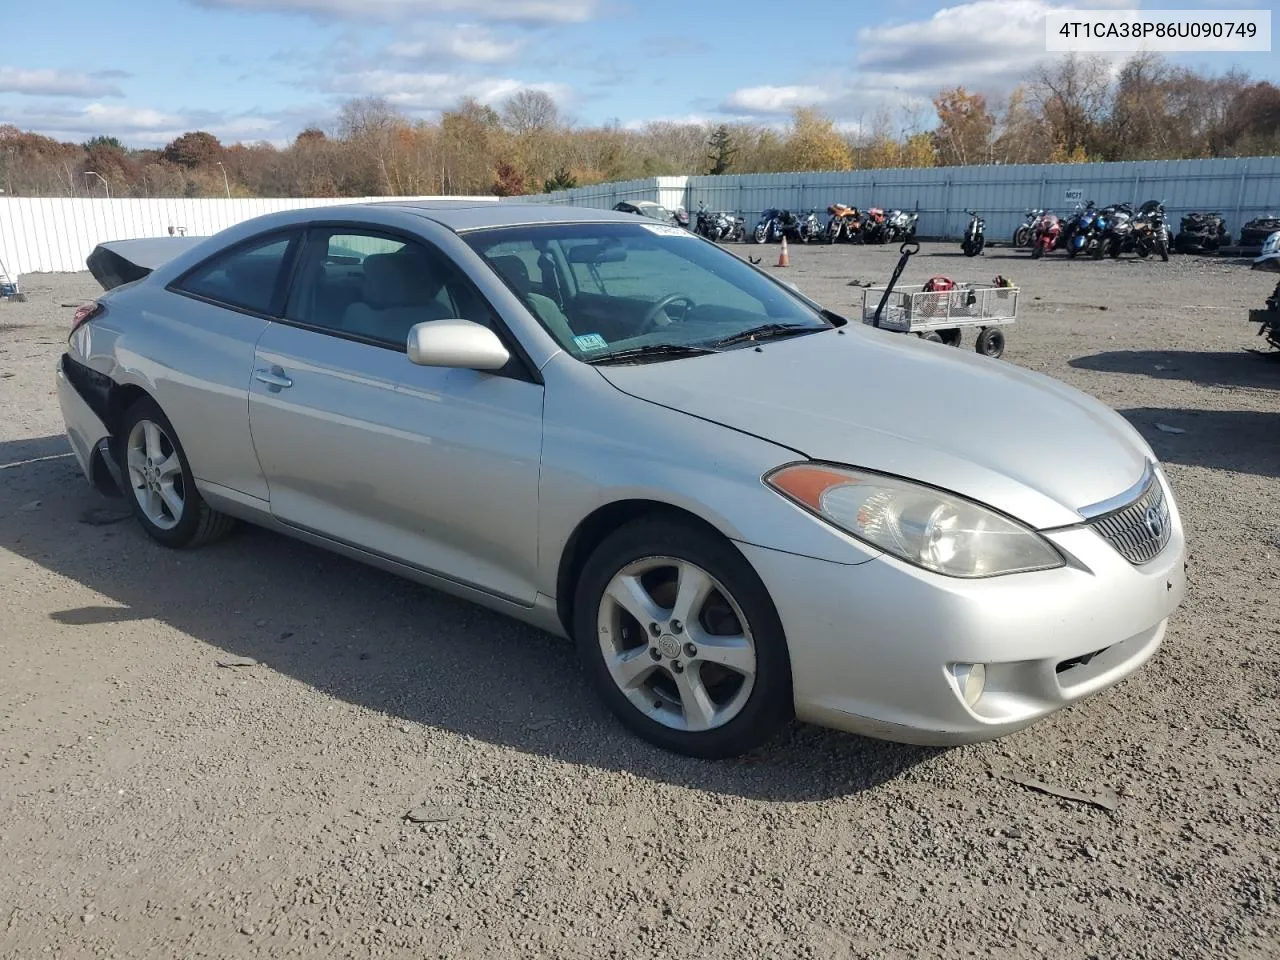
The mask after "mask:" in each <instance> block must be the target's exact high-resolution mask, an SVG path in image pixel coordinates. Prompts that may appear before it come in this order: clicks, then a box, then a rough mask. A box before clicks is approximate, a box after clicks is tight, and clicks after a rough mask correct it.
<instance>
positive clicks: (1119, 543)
mask: <svg viewBox="0 0 1280 960" xmlns="http://www.w3.org/2000/svg"><path fill="white" fill-rule="evenodd" d="M1089 526H1091V527H1093V528H1094V529H1095V530H1097V531H1098V533H1100V534H1101V535H1102V537H1103V539H1104V540H1106V541H1107V543H1109V544H1111V546H1113V547H1115V548H1116V550H1117V551H1119V553H1120V555H1121V556H1122V557H1124V558H1125V559H1126V560H1128V561H1129V562H1130V563H1133V564H1139V563H1146V562H1147V561H1148V560H1154V559H1155V558H1156V557H1157V556H1159V555H1160V551H1161V550H1163V549H1164V548H1165V547H1166V546H1168V544H1169V537H1170V536H1171V535H1172V533H1173V530H1172V524H1171V523H1170V518H1169V501H1168V500H1167V499H1166V498H1165V495H1164V488H1163V487H1161V486H1160V481H1159V480H1158V479H1156V477H1155V476H1154V474H1153V475H1152V477H1151V479H1150V481H1149V482H1148V483H1147V486H1146V488H1145V489H1144V490H1143V491H1142V493H1140V494H1139V495H1138V498H1137V499H1136V500H1134V501H1133V502H1132V503H1129V504H1128V505H1126V506H1123V507H1120V508H1119V509H1117V510H1112V511H1111V512H1110V513H1104V514H1103V515H1102V516H1100V517H1094V518H1093V519H1092V520H1090V521H1089Z"/></svg>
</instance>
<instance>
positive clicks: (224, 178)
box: [217, 160, 231, 200]
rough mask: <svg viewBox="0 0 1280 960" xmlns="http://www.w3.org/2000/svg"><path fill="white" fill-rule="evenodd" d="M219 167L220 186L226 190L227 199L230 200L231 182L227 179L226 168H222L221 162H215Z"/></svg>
mask: <svg viewBox="0 0 1280 960" xmlns="http://www.w3.org/2000/svg"><path fill="white" fill-rule="evenodd" d="M217 164H218V166H219V167H221V168H222V185H223V186H224V187H226V188H227V199H228V200H230V199H231V181H230V180H228V179H227V168H226V167H223V166H222V161H221V160H219V161H217Z"/></svg>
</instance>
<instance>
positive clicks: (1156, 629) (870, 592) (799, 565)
mask: <svg viewBox="0 0 1280 960" xmlns="http://www.w3.org/2000/svg"><path fill="white" fill-rule="evenodd" d="M1162 482H1163V480H1162ZM1165 493H1166V496H1169V502H1170V510H1171V516H1170V521H1171V523H1172V524H1173V532H1172V535H1171V537H1170V540H1169V543H1168V545H1167V546H1166V547H1165V549H1164V550H1163V551H1162V552H1161V553H1160V554H1159V555H1158V556H1157V557H1156V558H1155V559H1153V560H1151V561H1150V562H1148V563H1146V564H1143V565H1142V566H1134V565H1132V564H1130V563H1129V562H1128V561H1127V560H1125V559H1124V558H1123V557H1121V556H1120V554H1119V553H1117V552H1116V551H1115V549H1114V548H1112V547H1111V545H1110V544H1108V543H1107V542H1106V541H1105V540H1103V539H1102V537H1101V536H1099V535H1098V534H1097V533H1096V532H1095V531H1094V530H1093V529H1092V528H1089V527H1076V528H1071V529H1068V530H1061V531H1056V532H1054V533H1052V534H1048V535H1047V536H1048V538H1049V539H1050V540H1052V541H1053V542H1054V543H1055V544H1056V545H1057V546H1058V548H1059V549H1060V550H1061V551H1062V552H1063V554H1064V555H1065V556H1066V557H1068V558H1069V565H1068V566H1066V567H1062V568H1059V569H1057V570H1046V571H1040V572H1036V573H1025V574H1014V575H1011V576H1005V577H995V578H991V579H987V580H957V579H954V578H949V577H942V576H938V575H936V574H932V573H929V572H927V571H924V570H921V569H918V568H916V567H913V566H911V565H909V564H906V563H902V562H900V561H898V560H896V559H894V558H892V557H880V558H878V559H876V560H872V561H870V562H868V563H863V564H858V565H856V566H850V565H843V564H838V563H831V562H828V561H824V560H815V559H811V558H808V557H801V556H797V555H795V554H788V553H781V552H779V551H775V550H769V549H766V548H763V547H756V546H751V545H746V544H739V546H740V548H741V549H742V551H743V553H744V554H745V555H746V557H747V559H748V560H749V561H750V562H751V563H752V565H753V566H754V567H755V569H756V571H757V572H758V573H759V574H760V576H761V578H762V579H763V580H764V582H765V585H766V586H767V587H768V589H769V593H770V596H771V597H772V599H773V601H774V604H775V606H776V607H777V609H778V613H779V615H780V617H781V619H782V624H783V627H784V629H785V631H786V635H787V638H788V645H789V648H790V654H791V671H792V682H793V688H794V694H795V708H796V715H797V716H798V717H799V718H800V719H801V720H805V721H808V722H811V723H816V724H818V725H821V726H826V727H833V728H836V729H840V730H846V731H849V732H852V733H859V734H863V735H866V736H871V737H877V738H880V739H886V740H898V741H902V742H907V743H919V744H934V745H948V744H958V743H972V742H977V741H982V740H991V739H994V738H996V737H1000V736H1004V735H1005V734H1008V733H1012V732H1013V731H1015V730H1019V729H1021V728H1023V727H1026V726H1028V725H1030V724H1032V723H1034V722H1036V721H1037V720H1039V719H1041V718H1042V717H1045V716H1047V715H1049V714H1050V713H1053V712H1055V711H1056V710H1059V709H1061V708H1063V707H1065V706H1067V705H1068V704H1071V703H1074V702H1076V701H1078V700H1080V699H1082V698H1084V697H1087V696H1089V695H1091V694H1093V693H1097V692H1098V691H1100V690H1103V689H1105V688H1106V687H1109V686H1111V685H1112V684H1115V683H1117V682H1118V681H1120V680H1121V679H1123V678H1124V677H1126V676H1128V675H1129V674H1131V673H1133V672H1134V671H1135V670H1137V669H1138V668H1139V667H1140V666H1141V665H1142V664H1143V663H1145V662H1146V661H1147V659H1149V658H1150V657H1151V656H1152V655H1153V654H1154V653H1155V651H1156V649H1157V648H1158V647H1159V646H1160V643H1161V641H1162V640H1163V639H1164V633H1165V626H1166V623H1167V620H1168V618H1169V615H1170V614H1171V613H1172V612H1173V611H1174V610H1175V609H1176V608H1177V607H1178V605H1179V604H1180V603H1181V602H1182V598H1183V595H1184V592H1185V589H1186V586H1185V584H1186V579H1185V572H1184V562H1185V553H1186V544H1185V539H1184V536H1183V531H1182V523H1181V518H1180V517H1179V516H1178V513H1177V506H1176V504H1174V503H1173V498H1172V496H1171V495H1170V492H1169V490H1168V487H1167V485H1166V489H1165ZM955 664H984V665H985V666H986V685H985V688H984V690H983V693H982V695H981V696H980V697H978V699H977V700H976V701H975V702H974V703H973V705H972V706H970V705H968V704H966V702H965V699H964V696H963V692H962V690H961V687H960V685H959V684H958V683H957V681H956V680H955V679H954V672H953V669H952V668H953V665H955Z"/></svg>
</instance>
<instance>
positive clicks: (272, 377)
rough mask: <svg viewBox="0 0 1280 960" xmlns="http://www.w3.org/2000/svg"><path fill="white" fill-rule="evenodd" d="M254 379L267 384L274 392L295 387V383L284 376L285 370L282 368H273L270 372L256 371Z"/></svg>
mask: <svg viewBox="0 0 1280 960" xmlns="http://www.w3.org/2000/svg"><path fill="white" fill-rule="evenodd" d="M253 379H255V380H257V381H258V382H259V383H265V384H266V385H267V387H268V388H269V389H271V390H272V391H273V392H274V391H279V390H283V389H284V388H285V387H292V386H293V381H292V380H290V379H289V378H288V377H286V376H285V375H284V370H282V369H281V368H280V367H272V368H271V369H270V370H255V371H253Z"/></svg>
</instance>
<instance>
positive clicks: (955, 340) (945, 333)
mask: <svg viewBox="0 0 1280 960" xmlns="http://www.w3.org/2000/svg"><path fill="white" fill-rule="evenodd" d="M938 338H939V339H940V340H941V341H942V342H943V343H945V344H946V345H947V346H948V347H958V346H960V343H961V341H962V340H964V331H963V330H961V329H960V328H959V327H955V328H954V329H951V330H939V331H938Z"/></svg>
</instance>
